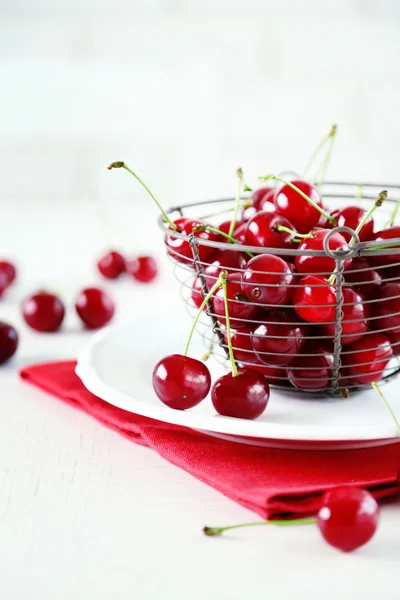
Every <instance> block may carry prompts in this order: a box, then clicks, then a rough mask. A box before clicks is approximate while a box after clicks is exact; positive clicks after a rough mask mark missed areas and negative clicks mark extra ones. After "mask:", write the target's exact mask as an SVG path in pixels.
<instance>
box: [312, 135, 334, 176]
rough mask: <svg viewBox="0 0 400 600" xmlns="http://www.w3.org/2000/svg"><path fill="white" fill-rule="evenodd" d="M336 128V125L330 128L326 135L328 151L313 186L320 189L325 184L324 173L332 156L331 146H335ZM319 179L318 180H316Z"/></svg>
mask: <svg viewBox="0 0 400 600" xmlns="http://www.w3.org/2000/svg"><path fill="white" fill-rule="evenodd" d="M336 131H337V127H336V125H333V126H332V129H331V131H330V133H329V135H328V150H327V152H326V155H325V158H324V160H323V162H322V165H321V166H320V168H319V169H318V172H317V174H316V176H315V185H316V186H318V187H321V186H322V185H323V184H324V182H325V176H326V172H327V170H328V166H329V163H330V160H331V156H332V150H333V146H334V144H335V136H336ZM318 177H320V179H318Z"/></svg>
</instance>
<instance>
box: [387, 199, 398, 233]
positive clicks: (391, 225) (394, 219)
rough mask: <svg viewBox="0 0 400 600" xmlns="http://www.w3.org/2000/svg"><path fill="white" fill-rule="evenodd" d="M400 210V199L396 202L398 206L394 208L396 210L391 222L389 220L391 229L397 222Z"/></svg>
mask: <svg viewBox="0 0 400 600" xmlns="http://www.w3.org/2000/svg"><path fill="white" fill-rule="evenodd" d="M399 208H400V199H399V200H397V202H396V206H395V207H394V210H393V212H392V214H391V217H390V220H389V227H393V225H394V224H395V222H396V217H397V213H398V212H399Z"/></svg>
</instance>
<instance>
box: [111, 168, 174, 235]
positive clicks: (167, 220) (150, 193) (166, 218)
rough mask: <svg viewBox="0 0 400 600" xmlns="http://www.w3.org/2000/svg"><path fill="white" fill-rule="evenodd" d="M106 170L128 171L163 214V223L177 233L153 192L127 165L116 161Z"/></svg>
mask: <svg viewBox="0 0 400 600" xmlns="http://www.w3.org/2000/svg"><path fill="white" fill-rule="evenodd" d="M107 169H109V170H111V169H125V171H128V173H130V174H131V175H133V176H134V177H135V179H137V181H138V182H139V183H140V184H141V185H142V186H143V187H144V189H145V190H146V192H147V193H148V194H149V195H150V196H151V198H152V199H153V200H154V202H155V203H156V205H157V206H158V208H159V210H160V211H161V213H162V214H163V216H164V220H165V222H166V223H168V225H169V226H170V227H171V229H173V230H174V231H178V228H177V226H176V225H175V223H173V221H171V219H170V218H169V216H168V215H167V213H166V212H165V210H164V209H163V207H162V206H161V204H160V203H159V201H158V200H157V198H156V197H155V196H154V194H153V192H152V191H151V190H150V189H149V188H148V187H147V185H146V184H145V183H144V181H142V179H140V177H139V176H138V175H136V173H135V172H134V171H132V169H130V168H129V167H128V165H126V164H125V163H124V162H123V161H122V160H117V161H115V162H112V163H110V164H109V165H108V167H107Z"/></svg>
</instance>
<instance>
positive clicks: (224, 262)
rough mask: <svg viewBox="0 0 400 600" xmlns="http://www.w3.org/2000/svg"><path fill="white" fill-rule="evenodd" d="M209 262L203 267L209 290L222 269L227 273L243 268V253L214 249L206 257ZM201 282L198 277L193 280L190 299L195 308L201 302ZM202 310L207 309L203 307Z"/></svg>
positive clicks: (244, 262)
mask: <svg viewBox="0 0 400 600" xmlns="http://www.w3.org/2000/svg"><path fill="white" fill-rule="evenodd" d="M208 260H209V261H210V263H209V264H208V266H207V267H206V268H205V269H204V276H205V279H206V283H207V287H208V290H209V291H210V290H211V288H212V286H213V285H214V284H215V283H216V282H217V279H218V277H219V274H220V272H221V270H222V269H225V270H226V271H228V273H232V272H234V271H235V270H236V269H243V267H244V266H245V264H246V258H245V255H244V254H243V253H242V252H238V251H237V250H216V251H215V252H213V253H212V254H211V256H210V257H209V259H208ZM201 289H202V283H201V279H200V278H199V277H196V279H195V280H194V282H193V286H192V300H193V302H194V304H195V305H196V306H197V308H200V306H201V304H202V302H203V296H202V295H201ZM204 310H207V308H206V307H205V308H204Z"/></svg>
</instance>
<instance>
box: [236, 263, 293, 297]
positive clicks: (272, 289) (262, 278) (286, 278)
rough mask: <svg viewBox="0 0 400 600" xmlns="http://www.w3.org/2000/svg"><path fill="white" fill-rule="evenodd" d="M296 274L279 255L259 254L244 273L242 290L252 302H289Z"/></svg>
mask: <svg viewBox="0 0 400 600" xmlns="http://www.w3.org/2000/svg"><path fill="white" fill-rule="evenodd" d="M294 280H295V276H294V273H293V270H292V268H291V267H290V266H289V265H288V263H287V262H285V261H284V260H283V259H282V258H280V257H279V256H275V255H272V254H259V255H258V256H255V257H254V258H252V259H250V260H249V262H248V263H247V265H246V269H245V270H244V271H243V273H242V286H241V287H242V292H243V294H244V295H245V296H247V297H248V298H249V299H250V300H251V301H252V302H257V303H258V304H264V305H270V307H273V306H276V305H279V304H288V303H289V301H290V299H291V297H292V294H293V289H294V288H293V287H291V286H292V284H293V283H294Z"/></svg>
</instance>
